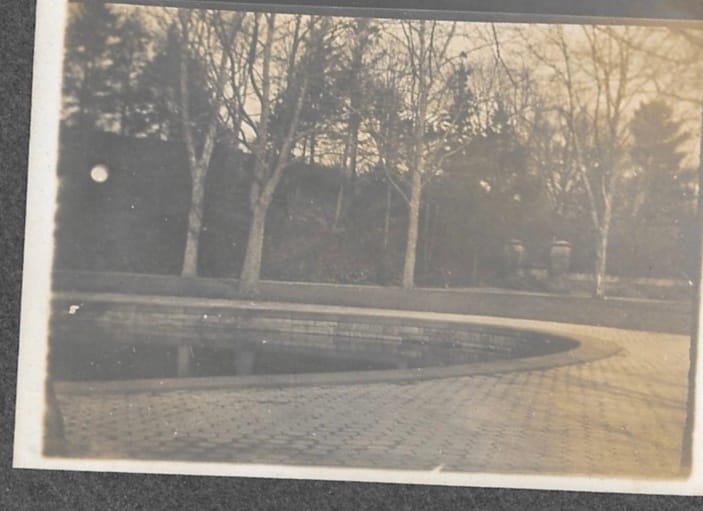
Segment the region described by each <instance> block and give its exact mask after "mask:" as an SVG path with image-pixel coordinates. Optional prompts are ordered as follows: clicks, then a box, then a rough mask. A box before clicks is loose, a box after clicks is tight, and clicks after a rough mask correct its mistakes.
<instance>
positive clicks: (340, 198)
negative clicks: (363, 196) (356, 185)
mask: <svg viewBox="0 0 703 511" xmlns="http://www.w3.org/2000/svg"><path fill="white" fill-rule="evenodd" d="M345 180H346V176H342V182H341V183H340V184H339V189H338V190H337V203H336V205H335V207H334V220H333V221H332V231H336V230H337V229H339V221H340V220H341V219H342V209H343V208H344V189H345V188H346V187H345V186H344V181H345Z"/></svg>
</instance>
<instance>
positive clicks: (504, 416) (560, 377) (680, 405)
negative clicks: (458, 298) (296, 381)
mask: <svg viewBox="0 0 703 511" xmlns="http://www.w3.org/2000/svg"><path fill="white" fill-rule="evenodd" d="M550 325H552V329H553V330H558V331H559V332H561V333H567V334H571V335H575V336H577V337H578V335H581V334H585V335H591V336H596V337H599V338H601V339H605V340H610V341H612V342H615V343H617V344H619V345H620V346H622V347H623V348H624V351H623V352H621V353H620V354H619V355H616V356H613V357H610V358H607V359H603V360H599V361H596V362H591V363H587V364H581V365H570V366H562V367H556V368H552V369H548V370H541V371H532V372H514V373H504V374H495V375H488V376H485V375H482V376H467V377H454V378H448V379H438V380H429V381H422V382H414V383H402V384H397V383H393V384H391V383H373V384H358V385H347V386H342V385H336V386H335V385H327V386H317V387H315V386H308V387H289V388H253V389H252V388H249V389H214V390H213V389H203V390H174V391H168V392H141V393H129V394H127V393H125V394H117V393H112V394H105V395H100V396H91V395H76V394H59V396H58V398H59V402H60V405H61V408H62V412H63V414H64V417H65V421H66V435H67V441H68V443H69V445H70V452H71V455H75V456H87V457H101V458H102V457H110V458H132V459H161V460H194V461H218V462H233V463H273V464H295V465H301V464H302V465H325V466H343V467H367V468H386V469H417V470H432V469H439V470H444V471H480V472H493V473H540V474H546V473H551V474H567V475H597V476H623V477H628V476H629V477H636V476H643V477H673V476H676V475H677V472H678V467H679V456H680V443H681V434H682V428H683V421H684V406H685V398H686V372H687V367H688V338H687V337H684V336H676V335H668V334H660V333H651V332H636V331H626V330H616V329H606V328H597V327H588V326H578V325H565V324H562V325H557V324H554V323H552V324H550ZM555 325H556V326H555Z"/></svg>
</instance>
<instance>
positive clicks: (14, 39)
mask: <svg viewBox="0 0 703 511" xmlns="http://www.w3.org/2000/svg"><path fill="white" fill-rule="evenodd" d="M696 2H698V6H697V7H696V6H693V4H695V3H696ZM307 3H310V2H307ZM380 4H381V3H380V2H375V3H374V2H366V3H365V5H366V6H370V5H380ZM388 4H389V2H386V3H384V4H383V5H384V6H386V5H388ZM675 4H678V5H679V6H681V5H683V8H684V9H686V8H688V7H691V8H698V7H700V6H701V5H703V4H701V3H700V2H699V0H692V1H690V2H689V1H687V2H674V1H657V0H646V1H644V0H632V1H630V0H627V1H620V2H615V1H612V0H611V2H603V1H600V0H599V1H598V2H595V1H593V2H590V4H588V5H590V6H591V7H590V8H593V9H594V11H592V12H595V13H604V14H607V13H612V12H614V11H613V9H615V10H617V9H621V11H620V12H621V13H627V12H633V9H639V10H640V11H643V10H647V9H648V10H649V12H650V13H652V14H654V15H662V13H663V14H664V15H666V14H667V13H669V12H674V9H676V8H677V7H676V5H675ZM1 5H2V6H1V8H0V37H2V43H1V44H0V94H1V95H2V97H1V101H0V156H1V157H0V192H1V193H2V195H1V197H0V254H1V256H0V264H1V265H2V268H1V270H0V292H1V293H2V299H1V300H0V327H1V328H2V342H1V343H0V378H1V379H2V418H0V432H1V435H0V509H3V510H16V509H31V510H42V509H47V510H48V509H52V510H54V509H57V510H64V509H66V510H81V509H91V510H92V509H99V510H131V509H146V510H152V509H153V510H159V509H168V510H177V509H204V510H209V509H398V510H405V509H690V508H697V507H703V500H701V499H693V498H683V497H681V498H677V497H673V498H672V497H647V496H632V495H608V494H584V493H574V492H544V491H513V490H489V489H463V488H439V487H423V486H402V485H381V484H358V483H328V482H316V481H308V482H305V481H277V480H261V479H240V478H207V477H184V476H157V475H146V476H145V475H139V474H134V475H124V474H86V473H77V472H73V473H72V472H48V471H29V470H13V469H12V468H11V464H12V439H13V427H14V405H15V388H16V381H15V380H16V376H17V346H18V337H19V301H20V284H21V277H22V246H23V231H24V208H25V195H26V178H27V148H28V141H29V107H30V96H31V74H32V73H31V71H32V69H31V68H32V43H33V35H34V2H33V1H31V0H29V1H27V0H4V1H3V2H2V4H1ZM347 5H349V3H347ZM413 5H421V3H418V2H406V3H405V4H404V6H405V7H407V6H413ZM453 5H468V6H470V7H473V8H475V9H479V8H483V9H486V8H488V7H487V6H493V7H494V8H496V9H499V8H504V7H505V6H506V5H507V6H510V5H513V6H519V8H520V9H523V10H530V9H535V8H537V9H546V10H549V9H552V10H553V9H559V10H561V9H564V6H565V5H566V6H567V7H568V3H566V2H556V1H548V0H547V1H545V0H542V1H535V2H529V1H525V0H522V1H520V0H510V1H505V0H503V1H500V2H493V3H491V2H490V1H480V0H479V1H473V2H472V1H469V0H466V1H465V2H464V3H463V4H462V3H461V2H453ZM584 5H586V4H584ZM579 8H583V5H580V6H579ZM699 15H700V14H699Z"/></svg>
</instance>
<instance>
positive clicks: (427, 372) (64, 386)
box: [54, 322, 623, 395]
mask: <svg viewBox="0 0 703 511" xmlns="http://www.w3.org/2000/svg"><path fill="white" fill-rule="evenodd" d="M497 323H498V322H497ZM526 330H529V331H530V332H532V333H543V334H544V335H546V336H550V337H552V338H555V337H559V338H562V339H567V340H571V341H576V342H577V343H578V346H577V347H575V348H572V349H569V350H566V351H562V352H558V353H552V354H548V355H541V356H531V357H524V358H514V359H502V360H495V361H490V362H476V363H471V364H462V365H451V366H441V367H440V366H438V367H426V368H418V369H388V370H375V371H354V372H351V371H345V372H325V373H302V374H273V375H249V376H218V377H190V378H159V379H156V378H150V379H137V380H111V381H99V382H98V381H94V382H85V381H82V382H71V381H55V382H54V387H55V390H56V392H59V393H61V394H64V395H93V394H127V393H144V392H174V391H183V390H212V389H246V388H261V389H264V388H275V387H299V386H327V385H359V384H371V383H396V384H400V383H412V382H416V381H425V380H433V379H445V378H460V377H467V376H480V375H492V374H501V373H511V372H529V371H540V370H548V369H554V368H557V367H562V366H568V365H576V364H585V363H588V362H595V361H598V360H602V359H605V358H609V357H612V356H615V355H617V354H619V353H621V352H622V351H623V348H621V347H620V346H618V345H616V344H615V343H613V342H610V341H606V340H602V339H597V338H594V337H591V336H587V335H579V336H578V337H576V336H571V335H567V334H564V333H561V332H560V333H553V332H550V331H549V329H548V328H527V329H526Z"/></svg>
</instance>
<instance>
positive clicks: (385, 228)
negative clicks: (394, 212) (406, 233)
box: [383, 182, 392, 252]
mask: <svg viewBox="0 0 703 511" xmlns="http://www.w3.org/2000/svg"><path fill="white" fill-rule="evenodd" d="M391 201H392V197H391V183H390V182H388V183H386V215H385V219H384V221H383V251H384V252H386V251H387V250H388V242H389V236H390V229H391V206H392V204H391Z"/></svg>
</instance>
